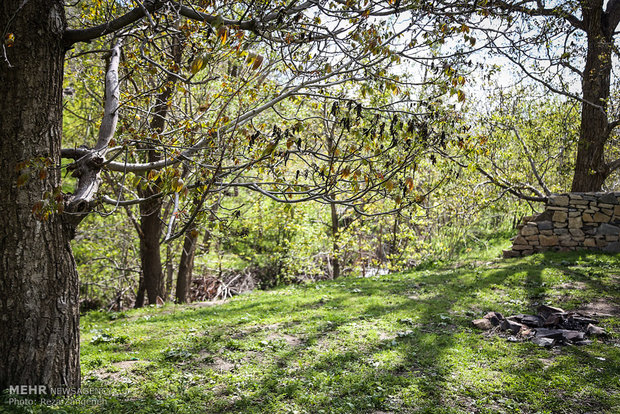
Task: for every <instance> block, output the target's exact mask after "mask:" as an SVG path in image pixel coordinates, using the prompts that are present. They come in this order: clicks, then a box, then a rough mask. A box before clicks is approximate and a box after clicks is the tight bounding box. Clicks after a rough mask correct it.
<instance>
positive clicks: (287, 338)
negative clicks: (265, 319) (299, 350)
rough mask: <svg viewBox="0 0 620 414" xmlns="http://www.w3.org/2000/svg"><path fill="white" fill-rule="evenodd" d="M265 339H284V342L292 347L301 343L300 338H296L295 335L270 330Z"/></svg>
mask: <svg viewBox="0 0 620 414" xmlns="http://www.w3.org/2000/svg"><path fill="white" fill-rule="evenodd" d="M267 340H268V341H284V342H286V344H287V345H288V346H292V347H296V346H299V345H301V342H302V341H301V339H299V338H297V337H296V336H293V335H288V334H285V333H279V332H271V333H269V335H267Z"/></svg>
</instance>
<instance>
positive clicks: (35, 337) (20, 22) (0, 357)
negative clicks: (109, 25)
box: [0, 0, 80, 390]
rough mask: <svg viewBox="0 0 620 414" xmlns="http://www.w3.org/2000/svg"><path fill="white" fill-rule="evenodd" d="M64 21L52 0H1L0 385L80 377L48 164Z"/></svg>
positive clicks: (54, 175) (57, 134)
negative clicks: (8, 36)
mask: <svg viewBox="0 0 620 414" xmlns="http://www.w3.org/2000/svg"><path fill="white" fill-rule="evenodd" d="M65 24H66V23H65V18H64V9H63V2H62V1H60V0H30V1H28V2H23V1H21V0H3V1H2V2H0V27H2V28H5V30H7V33H12V34H13V35H14V38H15V43H14V46H13V47H6V49H5V51H6V58H7V59H8V62H7V61H6V60H5V58H4V57H3V56H2V53H1V51H0V96H2V99H1V100H0V116H1V117H2V118H1V120H0V194H2V196H1V198H0V209H1V210H0V211H1V212H2V214H0V257H1V258H2V259H1V260H0V332H2V334H1V335H0V338H1V339H0V390H2V389H5V388H7V387H9V386H10V385H45V386H50V387H61V386H62V387H70V388H77V387H79V385H80V369H79V306H78V291H79V290H78V275H77V272H76V268H75V261H74V259H73V254H72V251H71V246H70V243H69V242H70V239H71V235H72V233H73V228H72V226H70V225H68V224H67V223H66V221H65V220H64V219H63V217H64V216H63V215H61V214H60V211H59V207H60V206H62V203H63V202H62V199H61V198H60V192H59V187H60V179H61V170H60V169H59V168H57V167H56V166H58V165H59V164H60V144H61V136H62V80H63V64H64V47H63V42H62V35H63V31H64V29H65ZM2 41H4V39H2ZM5 44H6V43H5ZM9 63H10V65H9ZM18 177H20V178H19V184H18ZM25 177H28V180H27V181H25V182H24V180H25ZM53 194H56V198H55V197H54V196H53ZM41 200H46V202H44V203H42V204H38V203H40V202H41ZM37 206H38V207H37ZM33 207H34V213H36V214H33ZM46 213H49V214H46ZM45 216H47V217H45Z"/></svg>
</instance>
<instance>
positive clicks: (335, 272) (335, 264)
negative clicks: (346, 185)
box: [329, 194, 340, 279]
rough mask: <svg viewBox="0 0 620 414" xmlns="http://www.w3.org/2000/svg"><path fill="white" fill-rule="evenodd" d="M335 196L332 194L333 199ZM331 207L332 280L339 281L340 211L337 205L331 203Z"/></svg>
mask: <svg viewBox="0 0 620 414" xmlns="http://www.w3.org/2000/svg"><path fill="white" fill-rule="evenodd" d="M335 197H336V196H335V194H332V199H335ZM329 207H330V209H331V219H332V225H331V231H332V234H331V236H332V249H333V252H332V257H331V259H332V279H338V278H339V277H340V259H339V258H338V250H339V246H338V237H339V232H340V228H339V226H338V209H337V208H336V203H330V204H329Z"/></svg>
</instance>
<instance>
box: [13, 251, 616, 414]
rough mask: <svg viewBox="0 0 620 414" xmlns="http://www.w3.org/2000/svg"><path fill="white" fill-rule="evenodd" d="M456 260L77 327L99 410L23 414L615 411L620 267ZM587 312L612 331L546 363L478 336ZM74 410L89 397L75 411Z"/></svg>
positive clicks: (86, 380) (553, 353) (594, 258)
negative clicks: (528, 316)
mask: <svg viewBox="0 0 620 414" xmlns="http://www.w3.org/2000/svg"><path fill="white" fill-rule="evenodd" d="M506 244H507V243H506V242H505V241H504V242H502V243H497V244H494V245H492V246H491V247H490V248H489V249H488V250H487V253H486V254H483V253H481V252H477V256H478V257H479V258H480V257H482V260H480V259H478V260H477V261H475V260H472V259H470V258H465V259H463V260H461V261H459V262H453V263H449V264H445V265H441V266H426V267H424V268H420V269H418V270H415V271H412V272H409V273H399V274H390V275H386V276H378V277H370V278H342V279H339V280H334V281H325V282H318V283H313V284H302V285H294V286H284V287H280V288H276V289H274V290H270V291H256V292H253V293H250V294H246V295H241V296H237V297H235V298H233V299H231V300H230V301H228V302H226V303H217V304H208V303H204V304H203V303H195V304H192V305H165V306H163V307H148V308H143V309H139V310H131V311H127V312H121V313H105V312H100V311H96V312H91V313H89V314H88V315H86V316H85V317H83V318H82V322H81V325H82V335H81V340H82V346H81V350H82V356H81V362H82V376H83V381H82V384H83V385H82V386H83V387H84V388H85V389H103V390H105V392H106V393H112V394H116V396H105V398H104V400H105V403H103V404H100V405H94V406H92V405H91V406H88V405H86V406H82V407H79V408H76V407H75V406H71V405H61V406H58V407H48V408H42V407H38V408H33V409H32V410H31V411H24V412H36V413H38V412H41V413H43V412H67V413H77V412H88V413H205V412H207V413H409V412H412V413H413V412H428V413H470V412H478V413H497V412H500V413H515V412H524V413H585V412H593V413H607V412H608V413H612V412H618V411H617V410H618V407H620V382H619V378H620V314H619V313H618V310H619V309H618V304H619V303H620V288H619V286H620V283H619V282H620V260H619V258H618V257H617V256H605V255H597V254H591V253H588V254H586V253H572V254H555V253H548V254H544V255H535V256H530V257H528V258H524V259H519V260H516V259H515V260H497V259H493V258H494V257H497V254H498V252H499V249H500V248H502V247H505V245H506ZM540 303H547V304H553V305H557V306H561V307H563V308H565V309H567V310H573V309H575V310H576V309H584V308H586V307H588V306H589V307H590V309H591V310H592V307H597V309H598V311H599V312H601V313H612V314H614V315H613V316H612V317H605V318H601V326H603V327H604V328H606V330H607V331H608V332H609V333H610V334H609V336H608V337H606V338H604V339H597V340H595V341H594V343H593V344H591V345H588V346H584V347H575V346H566V347H558V348H553V349H546V348H541V347H538V346H537V345H534V344H532V343H529V342H510V341H509V340H507V339H506V338H504V337H499V336H496V335H490V334H487V333H483V332H481V331H479V330H477V329H475V328H474V327H473V326H472V325H471V320H472V319H475V318H478V317H481V316H482V315H484V314H485V313H486V312H487V311H491V310H494V311H499V312H502V313H504V314H515V313H527V312H532V311H534V310H535V307H536V306H537V304H540ZM81 398H82V400H83V401H85V400H86V399H87V398H86V397H81Z"/></svg>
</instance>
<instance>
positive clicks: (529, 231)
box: [521, 223, 538, 236]
mask: <svg viewBox="0 0 620 414" xmlns="http://www.w3.org/2000/svg"><path fill="white" fill-rule="evenodd" d="M534 234H538V227H537V226H536V225H535V224H533V223H528V224H526V225H525V226H523V228H522V229H521V235H522V236H532V235H534Z"/></svg>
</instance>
